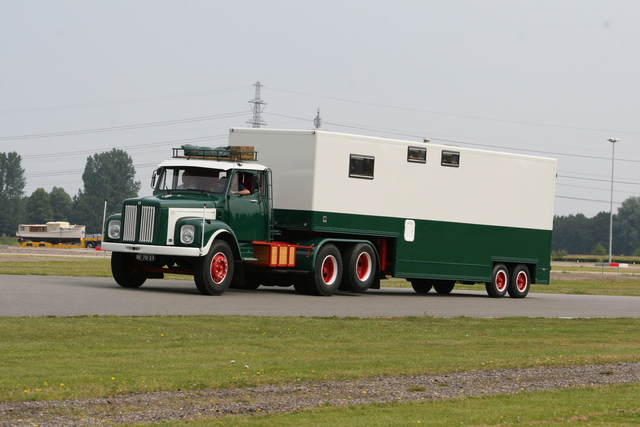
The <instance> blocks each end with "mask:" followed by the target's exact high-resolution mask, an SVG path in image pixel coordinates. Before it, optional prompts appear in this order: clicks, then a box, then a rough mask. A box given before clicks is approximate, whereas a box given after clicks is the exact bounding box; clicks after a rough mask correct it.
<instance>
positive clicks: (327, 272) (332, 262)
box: [294, 244, 342, 296]
mask: <svg viewBox="0 0 640 427" xmlns="http://www.w3.org/2000/svg"><path fill="white" fill-rule="evenodd" d="M341 278H342V258H341V257H340V251H339V250H338V248H336V247H335V246H334V245H332V244H327V245H324V246H323V247H322V248H320V250H319V251H318V255H317V256H316V265H315V271H314V272H313V273H311V274H310V275H309V276H308V277H307V283H306V288H307V291H308V292H309V293H311V294H313V295H322V296H330V295H333V294H334V293H335V292H336V291H337V290H338V286H339V285H340V279H341ZM294 286H295V285H294ZM296 290H298V288H296Z"/></svg>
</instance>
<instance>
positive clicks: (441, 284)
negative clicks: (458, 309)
mask: <svg viewBox="0 0 640 427" xmlns="http://www.w3.org/2000/svg"><path fill="white" fill-rule="evenodd" d="M455 285H456V282H453V281H451V280H438V281H436V282H435V283H434V284H433V289H435V290H436V292H437V293H439V294H442V295H448V294H450V293H451V291H452V290H453V287H454V286H455Z"/></svg>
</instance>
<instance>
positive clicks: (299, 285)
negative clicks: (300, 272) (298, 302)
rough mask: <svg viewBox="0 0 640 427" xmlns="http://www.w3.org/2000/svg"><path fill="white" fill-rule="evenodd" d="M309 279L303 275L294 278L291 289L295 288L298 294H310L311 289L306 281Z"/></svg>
mask: <svg viewBox="0 0 640 427" xmlns="http://www.w3.org/2000/svg"><path fill="white" fill-rule="evenodd" d="M310 281H311V280H309V279H307V278H306V276H305V277H301V278H300V279H299V280H294V282H293V289H295V290H296V292H297V293H299V294H300V295H312V293H311V290H310V289H309V287H308V286H307V284H308V282H310Z"/></svg>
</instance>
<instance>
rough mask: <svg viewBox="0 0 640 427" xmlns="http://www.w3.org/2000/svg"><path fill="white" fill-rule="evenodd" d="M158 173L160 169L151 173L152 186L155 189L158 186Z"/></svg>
mask: <svg viewBox="0 0 640 427" xmlns="http://www.w3.org/2000/svg"><path fill="white" fill-rule="evenodd" d="M157 175H158V169H156V170H154V171H153V174H152V175H151V188H153V189H155V188H156V176H157Z"/></svg>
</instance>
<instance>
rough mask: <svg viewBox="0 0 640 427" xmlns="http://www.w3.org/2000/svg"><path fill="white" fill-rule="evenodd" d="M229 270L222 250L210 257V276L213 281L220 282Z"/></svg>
mask: <svg viewBox="0 0 640 427" xmlns="http://www.w3.org/2000/svg"><path fill="white" fill-rule="evenodd" d="M228 272H229V262H228V261H227V257H226V255H225V254H223V253H222V252H218V253H217V254H215V255H214V256H213V258H212V259H211V278H212V279H213V282H214V283H220V282H222V281H223V280H224V279H225V277H227V273H228Z"/></svg>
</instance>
